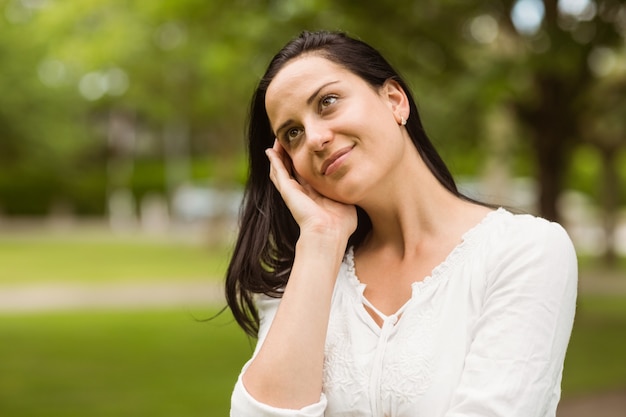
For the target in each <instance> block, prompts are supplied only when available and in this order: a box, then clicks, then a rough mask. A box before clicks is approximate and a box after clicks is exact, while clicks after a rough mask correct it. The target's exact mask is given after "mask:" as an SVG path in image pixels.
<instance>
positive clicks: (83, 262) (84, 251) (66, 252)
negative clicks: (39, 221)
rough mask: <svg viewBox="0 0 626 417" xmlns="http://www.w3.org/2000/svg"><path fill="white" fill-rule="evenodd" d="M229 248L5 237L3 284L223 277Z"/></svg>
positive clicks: (0, 257) (0, 258) (0, 241)
mask: <svg viewBox="0 0 626 417" xmlns="http://www.w3.org/2000/svg"><path fill="white" fill-rule="evenodd" d="M229 251H230V249H228V248H227V247H226V246H212V247H209V246H205V245H200V244H189V243H181V242H164V241H162V240H161V241H156V240H155V241H150V240H145V239H117V240H115V239H92V240H80V239H73V238H71V237H70V238H62V237H54V238H49V237H42V238H37V237H30V238H13V239H11V238H0V285H15V284H34V283H56V282H64V283H72V282H80V283H91V282H134V281H164V280H170V281H180V280H207V279H212V280H219V279H221V278H222V277H223V276H224V271H226V267H227V265H228V257H229Z"/></svg>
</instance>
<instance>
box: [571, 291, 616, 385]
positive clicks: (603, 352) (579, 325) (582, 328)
mask: <svg viewBox="0 0 626 417" xmlns="http://www.w3.org/2000/svg"><path fill="white" fill-rule="evenodd" d="M625 347H626V295H614V296H590V295H587V296H580V297H579V299H578V309H577V312H576V319H575V321H574V329H573V331H572V338H571V340H570V344H569V348H568V350H567V356H566V359H565V369H564V373H563V395H564V396H576V395H579V394H582V393H587V392H596V391H602V390H606V389H623V390H626V357H625V356H624V351H625Z"/></svg>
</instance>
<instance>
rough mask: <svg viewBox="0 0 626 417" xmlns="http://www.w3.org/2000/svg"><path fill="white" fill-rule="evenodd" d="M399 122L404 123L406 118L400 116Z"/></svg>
mask: <svg viewBox="0 0 626 417" xmlns="http://www.w3.org/2000/svg"><path fill="white" fill-rule="evenodd" d="M400 124H401V125H402V126H404V125H406V119H405V118H404V117H401V118H400Z"/></svg>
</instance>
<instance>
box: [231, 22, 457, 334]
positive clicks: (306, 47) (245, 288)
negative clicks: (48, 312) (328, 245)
mask: <svg viewBox="0 0 626 417" xmlns="http://www.w3.org/2000/svg"><path fill="white" fill-rule="evenodd" d="M305 53H314V54H317V55H319V56H322V57H324V58H326V59H328V60H330V61H332V62H334V63H336V64H338V65H340V66H342V67H344V68H346V69H347V70H349V71H351V72H352V73H354V74H356V75H358V76H359V77H361V78H362V79H363V80H365V81H366V82H367V83H369V84H370V85H371V86H372V87H374V88H377V87H380V86H382V85H383V84H384V83H385V81H387V80H390V79H391V80H395V81H396V82H397V83H398V84H400V86H401V87H402V88H403V89H404V91H405V93H406V95H407V97H408V100H409V103H410V109H411V112H410V115H411V117H409V119H408V121H407V124H406V126H405V127H406V129H407V131H408V133H409V135H410V137H411V140H412V142H413V143H414V145H415V147H416V148H417V150H418V152H419V154H420V156H421V157H422V159H423V160H424V162H425V163H426V165H427V166H428V168H429V169H430V171H431V172H432V173H433V175H434V176H435V177H436V178H437V180H438V181H439V182H440V183H441V184H442V185H443V186H444V187H445V188H446V189H447V190H449V191H450V192H451V193H453V194H454V195H457V196H459V197H463V196H461V195H460V193H459V192H458V190H457V187H456V184H455V182H454V179H453V178H452V175H451V174H450V171H449V170H448V168H447V167H446V165H445V164H444V162H443V160H442V159H441V157H440V156H439V154H438V153H437V151H436V150H435V148H434V146H433V145H432V143H431V141H430V140H429V139H428V137H427V136H426V133H425V131H424V128H423V126H422V122H421V120H420V117H419V113H418V111H417V105H416V104H415V100H414V99H413V96H412V94H411V92H410V89H409V88H408V85H407V84H406V83H405V82H404V80H402V78H401V77H400V76H399V74H398V72H397V71H395V70H394V69H393V67H392V66H391V65H390V64H389V63H388V62H387V61H386V60H385V58H383V56H382V55H381V54H380V53H379V52H378V51H377V50H376V49H374V48H373V47H371V46H370V45H368V44H366V43H365V42H362V41H360V40H358V39H354V38H351V37H349V36H347V35H346V34H344V33H338V32H325V31H322V32H303V33H302V34H300V36H298V37H297V38H295V39H293V40H292V41H290V42H289V43H287V45H285V47H283V49H281V50H280V51H279V52H278V53H277V54H276V55H275V56H274V58H273V59H272V60H271V62H270V64H269V66H268V68H267V71H266V72H265V75H264V76H263V78H262V79H261V80H260V82H259V85H258V87H257V89H256V91H255V92H254V94H253V96H252V102H251V105H250V114H249V120H248V144H247V145H248V158H249V174H248V181H247V184H246V188H245V192H244V200H243V204H242V207H241V211H240V218H239V235H238V238H237V241H236V244H235V248H234V252H233V255H232V258H231V261H230V265H229V267H228V271H227V274H226V289H225V291H226V300H227V302H228V306H229V307H230V309H231V311H232V313H233V316H234V318H235V320H236V321H237V323H239V325H240V326H241V327H242V328H243V329H244V331H245V332H246V333H248V334H249V335H251V336H256V334H257V332H258V327H259V317H258V313H257V311H256V309H255V306H254V295H255V294H266V295H269V296H272V297H280V296H281V295H282V290H283V288H284V287H285V285H286V283H287V280H288V278H289V273H290V271H291V267H292V265H293V260H294V253H295V245H296V241H297V239H298V236H299V228H298V225H297V223H296V222H295V220H294V219H293V217H292V215H291V213H290V211H289V209H288V208H287V206H286V204H285V203H284V201H283V199H282V197H281V196H280V194H279V193H278V191H277V190H276V188H275V186H274V184H273V183H272V182H271V180H270V178H269V169H270V166H269V161H268V159H267V156H266V155H265V150H266V149H267V148H270V147H272V144H273V142H274V134H273V133H272V128H271V126H270V121H269V118H268V116H267V112H266V109H265V95H266V92H267V88H268V86H269V84H270V83H271V82H272V80H273V79H274V77H275V76H276V74H277V73H278V72H279V71H280V70H281V69H282V68H283V67H284V66H285V64H286V63H288V62H289V61H291V60H292V59H294V58H297V57H299V56H301V55H303V54H305ZM357 215H358V225H357V229H356V231H355V232H354V234H353V235H352V236H351V237H350V239H349V245H353V246H358V245H359V244H360V243H361V242H362V241H363V239H364V238H365V236H366V235H367V234H368V232H369V231H370V230H371V227H372V225H371V222H370V220H369V218H368V216H367V214H365V212H364V211H363V210H362V209H360V208H359V207H357Z"/></svg>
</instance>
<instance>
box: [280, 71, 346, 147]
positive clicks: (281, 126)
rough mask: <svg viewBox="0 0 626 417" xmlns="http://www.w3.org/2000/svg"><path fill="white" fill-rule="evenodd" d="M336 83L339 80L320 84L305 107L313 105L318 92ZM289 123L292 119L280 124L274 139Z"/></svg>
mask: <svg viewBox="0 0 626 417" xmlns="http://www.w3.org/2000/svg"><path fill="white" fill-rule="evenodd" d="M338 82H339V80H336V81H330V82H327V83H326V84H322V85H321V86H320V87H319V88H318V89H317V90H315V91H314V92H313V94H311V95H310V96H309V98H307V99H306V104H307V106H310V105H311V103H313V100H315V97H317V95H318V94H319V93H320V91H322V90H323V89H324V88H326V87H328V86H329V85H332V84H336V83H338ZM291 123H293V119H289V120H287V121H286V122H285V123H283V124H281V125H280V127H279V128H278V129H276V133H275V135H276V137H278V135H279V133H280V132H281V131H282V130H283V129H285V128H286V127H287V126H289V125H290V124H291Z"/></svg>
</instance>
